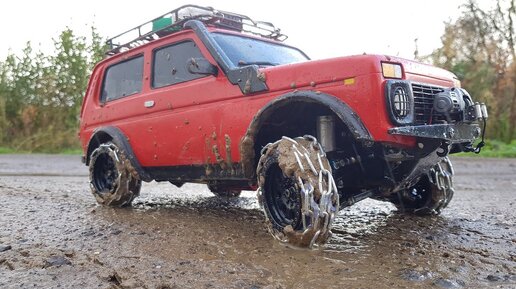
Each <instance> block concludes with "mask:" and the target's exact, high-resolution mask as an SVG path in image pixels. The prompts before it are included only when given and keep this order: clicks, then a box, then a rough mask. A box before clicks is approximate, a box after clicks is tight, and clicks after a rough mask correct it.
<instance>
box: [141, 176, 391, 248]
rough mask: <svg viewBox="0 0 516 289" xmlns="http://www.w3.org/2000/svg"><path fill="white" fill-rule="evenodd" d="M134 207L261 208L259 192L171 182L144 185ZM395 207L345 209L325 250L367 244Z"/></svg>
mask: <svg viewBox="0 0 516 289" xmlns="http://www.w3.org/2000/svg"><path fill="white" fill-rule="evenodd" d="M133 207H134V208H135V209H137V210H139V211H147V210H156V209H157V210H161V209H174V208H183V209H184V208H186V209H193V210H199V209H202V210H203V212H207V213H210V212H213V213H215V212H217V213H221V212H222V213H223V212H226V211H231V212H233V213H235V212H237V213H238V214H241V215H242V217H244V216H248V215H257V214H260V212H257V211H259V210H260V207H259V205H258V201H257V199H256V192H252V191H244V192H242V194H241V195H240V197H238V198H220V197H216V196H214V195H213V194H212V193H211V192H210V191H209V190H208V189H207V188H206V186H202V185H195V184H186V185H184V186H183V187H181V188H176V187H174V186H172V185H170V184H168V183H153V184H152V186H148V188H145V194H144V195H143V196H141V197H139V198H137V199H136V200H135V201H134V204H133ZM394 210H395V208H394V206H393V205H391V204H389V203H385V202H380V201H375V200H370V199H368V200H364V201H362V202H360V203H357V204H355V205H353V206H351V207H349V208H345V209H343V210H342V211H340V212H339V215H338V216H337V217H336V218H335V223H334V226H333V229H332V231H333V236H332V238H331V239H330V241H329V243H328V244H326V245H325V246H324V248H323V250H324V251H329V252H332V251H338V252H349V251H356V250H358V249H362V248H364V247H366V245H365V244H364V243H363V241H362V239H363V237H364V236H366V235H369V234H374V233H376V231H377V230H378V228H381V227H383V226H385V225H386V223H387V220H388V219H389V218H390V217H391V216H392V214H393V211H394ZM232 218H233V217H232Z"/></svg>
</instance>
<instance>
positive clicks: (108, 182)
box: [93, 153, 118, 194]
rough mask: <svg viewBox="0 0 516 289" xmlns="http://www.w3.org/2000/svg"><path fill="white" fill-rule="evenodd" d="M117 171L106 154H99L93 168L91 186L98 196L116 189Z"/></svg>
mask: <svg viewBox="0 0 516 289" xmlns="http://www.w3.org/2000/svg"><path fill="white" fill-rule="evenodd" d="M117 179H118V170H117V169H116V165H115V162H114V160H113V158H112V157H111V156H110V155H109V154H108V153H101V154H100V155H99V156H98V157H97V159H96V160H95V164H94V167H93V185H94V186H95V189H96V190H97V192H99V193H100V194H106V193H109V192H112V191H114V190H115V188H116V184H117Z"/></svg>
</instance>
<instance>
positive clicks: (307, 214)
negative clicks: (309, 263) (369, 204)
mask: <svg viewBox="0 0 516 289" xmlns="http://www.w3.org/2000/svg"><path fill="white" fill-rule="evenodd" d="M257 175H258V185H259V189H258V200H259V203H260V206H261V207H262V208H263V210H264V213H265V217H266V219H267V227H268V230H269V232H270V233H271V234H272V235H273V236H274V237H275V238H276V239H278V240H279V241H281V242H283V243H289V244H291V245H294V246H298V247H308V248H312V247H313V246H314V245H320V244H324V243H326V241H327V240H328V239H329V238H330V236H331V226H332V223H333V220H334V218H335V216H336V214H337V212H338V208H339V195H338V192H337V187H336V185H335V181H334V179H333V175H332V173H331V167H330V164H329V162H328V159H327V158H326V154H325V153H324V151H323V150H322V147H321V145H320V144H319V143H318V142H317V140H316V139H315V138H314V137H313V136H308V135H306V136H304V137H297V138H295V139H292V138H288V137H285V136H284V137H283V138H282V139H281V140H279V141H277V142H275V143H270V144H268V145H266V146H265V147H264V148H263V150H262V155H261V157H260V161H259V162H258V168H257Z"/></svg>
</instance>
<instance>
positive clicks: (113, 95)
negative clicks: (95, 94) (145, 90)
mask: <svg viewBox="0 0 516 289" xmlns="http://www.w3.org/2000/svg"><path fill="white" fill-rule="evenodd" d="M142 83H143V55H142V56H138V57H135V58H132V59H129V60H126V61H124V62H120V63H117V64H114V65H111V66H110V67H109V68H108V69H107V70H106V74H105V76H104V86H103V88H102V100H103V101H110V100H115V99H119V98H122V97H125V96H129V95H133V94H136V93H139V92H141V91H142Z"/></svg>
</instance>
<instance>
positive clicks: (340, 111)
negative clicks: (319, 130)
mask: <svg viewBox="0 0 516 289" xmlns="http://www.w3.org/2000/svg"><path fill="white" fill-rule="evenodd" d="M293 102H304V103H317V104H321V105H323V106H325V107H327V108H328V109H330V110H331V111H332V112H333V113H335V115H336V116H337V117H338V118H339V119H340V120H341V121H342V122H343V123H344V124H345V125H346V127H348V129H349V130H350V132H351V134H352V135H353V137H354V138H355V140H357V141H360V142H364V143H367V142H372V141H373V137H372V136H371V133H370V132H369V130H368V129H367V128H366V126H365V125H364V123H363V122H362V120H360V117H359V116H358V114H357V113H356V112H355V111H354V110H353V109H351V107H349V105H347V104H346V103H345V102H343V101H341V100H340V99H338V98H336V97H334V96H332V95H330V94H326V93H322V92H318V91H317V92H316V91H311V90H300V91H294V92H290V93H287V94H284V95H281V96H279V97H277V98H275V99H273V100H272V101H270V102H269V103H267V104H266V105H265V106H264V107H262V108H261V109H260V110H259V111H258V113H257V114H256V115H255V116H254V118H253V120H252V121H251V124H250V125H249V127H248V129H247V132H246V134H245V136H244V137H243V139H242V141H241V143H240V156H241V159H242V168H243V170H244V174H245V176H246V177H249V178H252V177H253V176H254V175H255V172H254V170H255V168H254V162H255V159H254V158H255V150H254V145H255V141H256V136H257V135H258V133H259V131H260V129H261V127H262V125H263V123H264V121H265V120H266V119H267V118H268V117H270V116H271V115H272V114H273V113H274V112H275V111H276V110H277V109H278V108H281V107H284V106H286V105H288V104H290V103H293Z"/></svg>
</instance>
